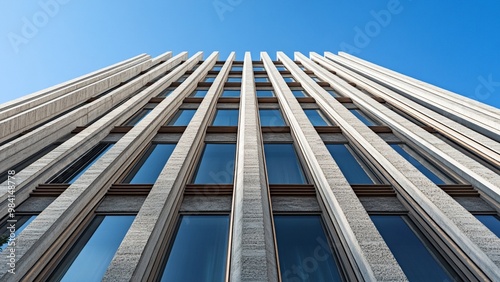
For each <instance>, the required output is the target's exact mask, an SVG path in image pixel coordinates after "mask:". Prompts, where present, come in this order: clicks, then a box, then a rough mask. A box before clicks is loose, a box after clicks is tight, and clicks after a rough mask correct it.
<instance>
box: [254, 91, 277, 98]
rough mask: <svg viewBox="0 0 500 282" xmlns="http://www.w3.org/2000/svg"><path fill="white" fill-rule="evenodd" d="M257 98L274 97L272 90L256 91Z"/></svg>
mask: <svg viewBox="0 0 500 282" xmlns="http://www.w3.org/2000/svg"><path fill="white" fill-rule="evenodd" d="M257 97H274V91H273V90H257Z"/></svg>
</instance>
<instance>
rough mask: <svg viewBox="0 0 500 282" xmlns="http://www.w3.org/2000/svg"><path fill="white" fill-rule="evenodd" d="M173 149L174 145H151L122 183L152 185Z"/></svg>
mask: <svg viewBox="0 0 500 282" xmlns="http://www.w3.org/2000/svg"><path fill="white" fill-rule="evenodd" d="M174 149H175V144H153V145H151V147H150V148H149V149H148V151H147V152H146V154H144V156H143V157H142V159H141V161H140V162H139V163H138V164H137V165H136V166H135V167H134V169H132V171H131V172H130V173H129V175H128V176H127V177H126V178H125V180H124V181H123V183H130V184H154V183H155V182H156V179H157V178H158V176H159V175H160V173H161V171H162V170H163V167H164V166H165V164H166V163H167V161H168V158H170V155H171V154H172V152H173V151H174Z"/></svg>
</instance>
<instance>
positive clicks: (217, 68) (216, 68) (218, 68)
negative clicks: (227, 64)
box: [212, 65, 222, 71]
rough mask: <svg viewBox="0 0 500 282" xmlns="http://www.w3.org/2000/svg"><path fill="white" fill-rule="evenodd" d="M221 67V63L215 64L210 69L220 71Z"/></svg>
mask: <svg viewBox="0 0 500 282" xmlns="http://www.w3.org/2000/svg"><path fill="white" fill-rule="evenodd" d="M221 69H222V66H221V65H215V66H214V67H213V68H212V71H220V70H221Z"/></svg>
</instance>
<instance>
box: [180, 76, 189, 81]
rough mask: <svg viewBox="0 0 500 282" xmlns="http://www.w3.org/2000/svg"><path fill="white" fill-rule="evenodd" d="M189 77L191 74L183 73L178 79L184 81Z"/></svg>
mask: <svg viewBox="0 0 500 282" xmlns="http://www.w3.org/2000/svg"><path fill="white" fill-rule="evenodd" d="M188 77H189V75H183V76H181V77H179V79H177V82H184V81H185V80H186V79H187V78H188Z"/></svg>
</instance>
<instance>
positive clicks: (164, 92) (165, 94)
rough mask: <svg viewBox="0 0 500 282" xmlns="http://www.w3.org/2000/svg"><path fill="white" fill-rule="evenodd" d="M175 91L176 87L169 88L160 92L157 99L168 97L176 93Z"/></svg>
mask: <svg viewBox="0 0 500 282" xmlns="http://www.w3.org/2000/svg"><path fill="white" fill-rule="evenodd" d="M174 90H175V88H174V87H168V88H167V89H165V90H163V91H162V92H160V94H158V96H156V97H160V98H165V97H168V95H170V94H171V93H172V92H174Z"/></svg>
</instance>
